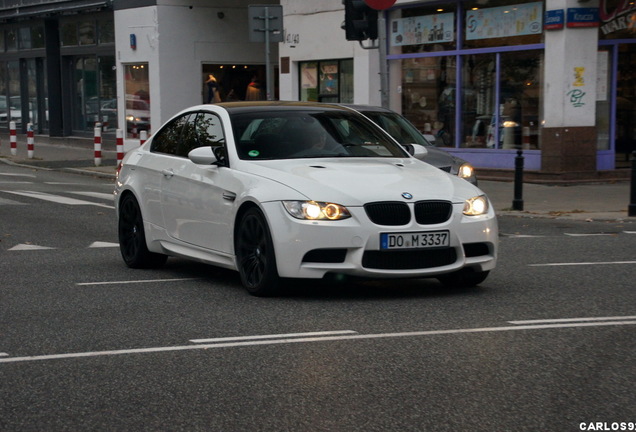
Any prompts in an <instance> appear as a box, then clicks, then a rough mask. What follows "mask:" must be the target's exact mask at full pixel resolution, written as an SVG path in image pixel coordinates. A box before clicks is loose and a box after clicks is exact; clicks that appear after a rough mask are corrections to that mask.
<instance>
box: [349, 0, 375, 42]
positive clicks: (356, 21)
mask: <svg viewBox="0 0 636 432" xmlns="http://www.w3.org/2000/svg"><path fill="white" fill-rule="evenodd" d="M344 5H345V34H346V37H347V40H350V41H354V40H357V41H363V40H367V39H377V38H378V11H377V10H375V9H372V8H370V7H369V6H367V4H366V3H365V2H364V0H344Z"/></svg>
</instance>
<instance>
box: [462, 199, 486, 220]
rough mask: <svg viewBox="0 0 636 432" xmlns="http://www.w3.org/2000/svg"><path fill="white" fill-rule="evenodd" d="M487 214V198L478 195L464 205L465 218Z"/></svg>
mask: <svg viewBox="0 0 636 432" xmlns="http://www.w3.org/2000/svg"><path fill="white" fill-rule="evenodd" d="M486 213H488V198H486V196H485V195H480V196H477V197H473V198H470V199H467V200H466V202H465V203H464V214H465V215H466V216H479V215H483V214H486Z"/></svg>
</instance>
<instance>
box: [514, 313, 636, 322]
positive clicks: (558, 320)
mask: <svg viewBox="0 0 636 432" xmlns="http://www.w3.org/2000/svg"><path fill="white" fill-rule="evenodd" d="M633 319H636V315H630V316H613V317H591V318H590V317H588V318H555V319H542V320H522V321H508V322H509V323H510V324H544V323H568V322H586V321H587V322H592V321H614V320H616V321H624V320H633Z"/></svg>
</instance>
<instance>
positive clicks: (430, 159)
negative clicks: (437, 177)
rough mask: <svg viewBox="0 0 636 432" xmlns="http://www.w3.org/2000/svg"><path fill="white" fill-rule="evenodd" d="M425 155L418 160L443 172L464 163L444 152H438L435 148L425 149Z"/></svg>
mask: <svg viewBox="0 0 636 432" xmlns="http://www.w3.org/2000/svg"><path fill="white" fill-rule="evenodd" d="M426 150H427V154H426V155H425V156H423V157H422V158H418V159H420V160H423V161H424V162H426V163H429V164H431V165H433V166H435V167H437V168H440V169H443V170H445V171H450V167H452V166H455V167H458V166H459V165H461V164H462V163H464V161H463V160H462V159H459V158H457V157H455V156H453V155H451V154H449V153H447V152H445V151H444V150H440V149H438V148H436V147H432V146H431V147H426Z"/></svg>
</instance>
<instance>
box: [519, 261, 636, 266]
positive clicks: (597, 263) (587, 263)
mask: <svg viewBox="0 0 636 432" xmlns="http://www.w3.org/2000/svg"><path fill="white" fill-rule="evenodd" d="M610 264H636V261H604V262H603V261H601V262H580V263H545V264H528V267H557V266H584V265H610Z"/></svg>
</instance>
